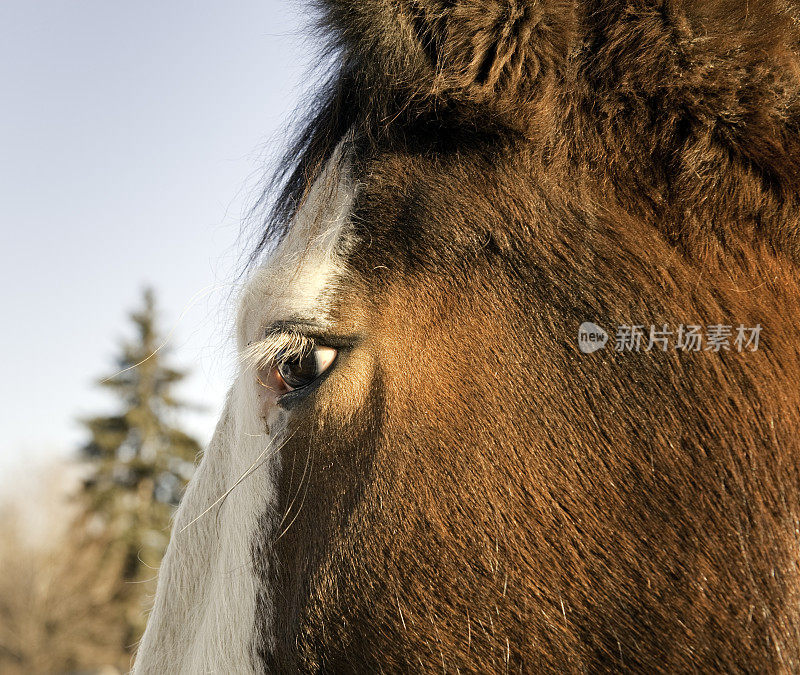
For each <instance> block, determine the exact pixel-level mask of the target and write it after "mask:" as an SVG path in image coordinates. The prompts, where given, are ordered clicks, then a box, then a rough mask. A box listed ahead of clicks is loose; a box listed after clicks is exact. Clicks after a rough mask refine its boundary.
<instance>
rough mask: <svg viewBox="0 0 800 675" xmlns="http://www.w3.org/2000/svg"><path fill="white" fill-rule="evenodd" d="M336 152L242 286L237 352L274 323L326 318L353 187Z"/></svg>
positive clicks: (347, 236)
mask: <svg viewBox="0 0 800 675" xmlns="http://www.w3.org/2000/svg"><path fill="white" fill-rule="evenodd" d="M341 152H342V151H341V149H337V151H336V153H335V154H334V157H333V158H332V159H331V160H330V161H329V162H328V165H327V166H326V168H325V169H324V170H323V172H322V173H321V175H320V176H319V177H318V178H317V180H316V181H315V182H314V184H313V185H312V186H311V188H310V189H309V191H308V194H307V196H306V198H305V200H304V202H303V205H302V206H301V208H300V209H298V211H297V213H296V215H295V217H294V218H293V220H292V223H291V225H290V227H289V228H288V230H287V232H286V234H285V235H284V237H283V238H282V239H281V240H280V242H279V243H278V244H277V246H275V248H274V249H273V250H272V251H271V253H270V255H269V257H268V258H267V260H266V262H265V264H264V265H263V266H262V267H260V268H259V269H258V270H257V271H256V273H255V274H254V275H253V277H252V278H251V279H250V280H249V281H248V283H247V285H246V286H245V289H244V292H243V293H242V297H241V299H240V302H239V308H238V314H237V322H236V323H237V340H238V346H239V349H243V348H244V347H245V346H246V345H247V344H248V343H249V342H251V341H252V340H256V339H259V338H260V337H261V336H262V335H263V331H264V329H265V327H266V326H267V325H269V324H270V323H271V322H273V321H279V320H291V319H304V320H311V319H313V320H314V321H315V322H316V323H324V322H326V321H327V320H328V318H329V317H328V306H329V304H330V303H329V300H330V296H331V294H332V292H333V290H334V289H333V283H334V281H335V280H337V279H338V278H340V277H341V276H342V274H343V272H344V264H345V263H344V261H345V256H346V254H347V253H348V251H349V250H350V249H351V248H352V245H353V241H352V236H351V228H350V212H351V210H352V206H353V201H354V199H355V187H354V185H353V184H352V181H351V178H350V175H349V167H348V164H347V162H345V161H342V160H341V157H340V155H341Z"/></svg>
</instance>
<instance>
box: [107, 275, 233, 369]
mask: <svg viewBox="0 0 800 675" xmlns="http://www.w3.org/2000/svg"><path fill="white" fill-rule="evenodd" d="M227 285H229V284H211V285H210V286H206V287H205V288H201V289H200V290H199V291H197V293H195V294H194V295H193V296H192V297H191V298H189V302H188V303H187V304H186V306H185V307H184V308H183V311H182V312H181V313H180V316H178V318H177V320H176V321H175V323H173V324H172V328H170V331H169V333H167V336H166V337H165V338H164V341H163V342H162V343H161V344H160V345H159V346H158V347H156V348H155V349H154V350H153V351H152V352H151V353H150V354H148V355H147V356H145V357H144V358H143V359H142V360H141V361H139V362H138V363H134V364H133V365H132V366H128V367H127V368H123V369H122V370H120V371H117V372H116V373H114V374H113V375H109V376H108V377H106V378H104V379H102V380H100V383H101V384H105V383H106V382H110V381H111V380H113V379H114V378H115V377H119V376H120V375H123V374H125V373H127V372H128V371H129V370H134V369H135V368H138V367H139V366H141V365H142V364H143V363H147V362H148V361H149V360H150V359H152V358H153V357H154V356H155V355H156V354H158V352H160V351H161V350H162V349H164V347H166V346H167V345H168V344H169V342H170V340H171V339H172V336H173V335H174V334H175V331H176V330H177V329H178V325H179V324H180V322H181V321H182V320H183V317H184V316H186V313H187V312H188V311H189V310H190V309H192V307H194V306H195V305H196V304H197V303H198V302H200V300H201V299H202V298H203V297H204V296H207V295H209V294H211V293H213V292H214V291H215V290H217V289H220V288H224V287H225V286H227Z"/></svg>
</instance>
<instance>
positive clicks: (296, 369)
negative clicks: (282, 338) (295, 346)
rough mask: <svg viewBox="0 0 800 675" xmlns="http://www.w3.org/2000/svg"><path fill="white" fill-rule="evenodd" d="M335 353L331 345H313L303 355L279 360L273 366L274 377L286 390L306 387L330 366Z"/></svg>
mask: <svg viewBox="0 0 800 675" xmlns="http://www.w3.org/2000/svg"><path fill="white" fill-rule="evenodd" d="M336 354H337V351H336V350H335V349H333V348H332V347H322V346H315V347H314V348H313V349H312V350H311V351H310V352H308V353H307V354H304V355H303V356H296V357H293V358H290V359H287V360H285V361H280V362H279V363H278V364H277V366H275V375H276V379H277V380H279V381H280V382H281V383H282V384H283V385H284V387H285V388H286V390H287V391H294V390H295V389H301V388H303V387H306V386H308V385H309V384H311V383H312V382H313V381H314V380H316V379H317V378H318V377H319V376H320V375H322V373H324V372H325V371H326V370H328V368H330V367H331V364H332V363H333V362H334V360H335V359H336Z"/></svg>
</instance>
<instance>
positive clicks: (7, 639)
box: [0, 289, 200, 675]
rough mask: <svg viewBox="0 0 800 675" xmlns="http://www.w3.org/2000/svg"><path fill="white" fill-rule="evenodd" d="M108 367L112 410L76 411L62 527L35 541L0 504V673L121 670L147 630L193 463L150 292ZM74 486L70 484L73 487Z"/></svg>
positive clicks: (174, 373) (175, 374)
mask: <svg viewBox="0 0 800 675" xmlns="http://www.w3.org/2000/svg"><path fill="white" fill-rule="evenodd" d="M130 318H131V320H132V323H133V327H134V332H133V337H132V339H130V340H127V341H124V342H123V343H122V344H121V346H120V350H119V354H118V356H117V358H116V363H115V372H113V373H111V374H110V375H109V376H108V377H106V378H104V379H102V380H100V381H99V385H100V386H101V387H103V388H104V389H107V390H108V391H110V392H111V393H112V394H113V395H114V397H115V398H116V401H117V404H118V406H117V409H116V411H115V412H114V414H111V415H105V416H97V417H92V418H89V419H85V420H82V424H83V425H84V426H85V428H86V430H87V431H88V435H89V440H88V442H87V443H86V444H85V445H84V446H83V447H82V448H81V449H80V452H79V453H78V458H77V459H78V460H79V463H80V467H75V466H74V465H73V467H72V468H73V469H76V471H78V469H80V470H79V474H80V476H81V479H80V481H79V487H78V489H77V495H76V498H75V499H73V500H72V501H71V502H69V503H68V504H64V505H63V507H62V512H63V513H64V516H63V517H64V518H65V519H67V523H68V524H67V525H66V526H65V527H64V528H62V530H61V533H60V534H59V535H58V536H55V535H54V536H53V538H52V541H48V542H47V545H46V546H41V545H40V546H33V545H31V543H30V542H29V541H28V540H27V538H26V537H25V532H24V531H21V530H20V528H19V527H18V526H17V523H18V522H19V520H20V519H19V517H18V516H17V515H16V514H14V513H13V509H8V508H5V509H4V508H3V507H2V505H0V570H2V574H0V673H3V674H4V675H5V674H6V673H8V674H9V675H10V674H16V673H26V674H28V673H66V672H81V673H102V674H105V673H121V672H127V671H128V670H129V669H130V665H131V657H132V654H133V652H134V651H135V649H136V645H137V643H138V641H139V638H140V637H141V635H142V632H143V631H144V627H145V623H146V619H147V612H148V611H149V609H150V606H151V603H152V598H153V594H154V592H155V585H156V574H157V570H158V567H159V565H160V563H161V558H162V556H163V554H164V551H165V549H166V545H167V541H168V539H169V532H170V526H171V518H172V515H173V513H174V511H175V507H176V506H177V504H178V501H179V500H180V498H181V495H182V493H183V489H184V487H185V485H186V483H187V481H188V480H189V478H190V477H191V475H192V472H193V470H194V461H195V459H196V457H197V454H198V452H199V450H200V446H199V445H198V442H197V441H196V440H195V439H194V438H192V437H191V436H190V435H188V434H186V433H185V432H184V431H182V430H181V429H180V428H179V425H178V422H177V419H178V415H179V413H180V412H181V410H185V409H187V408H189V407H190V406H188V405H187V404H185V403H183V402H182V401H180V400H179V399H178V398H176V396H175V393H174V390H175V387H176V386H177V385H178V384H179V383H180V382H181V380H183V379H184V377H185V376H186V374H187V373H186V372H185V371H182V370H179V369H176V368H175V367H173V366H172V365H170V363H169V356H170V354H169V350H168V349H167V348H166V347H165V345H164V343H165V340H164V338H163V337H162V336H161V335H160V332H159V329H158V317H157V310H156V301H155V296H154V293H153V291H152V290H150V289H147V290H145V291H144V293H143V298H142V305H141V307H140V309H138V310H137V311H134V312H132V313H131V314H130ZM73 494H74V491H73Z"/></svg>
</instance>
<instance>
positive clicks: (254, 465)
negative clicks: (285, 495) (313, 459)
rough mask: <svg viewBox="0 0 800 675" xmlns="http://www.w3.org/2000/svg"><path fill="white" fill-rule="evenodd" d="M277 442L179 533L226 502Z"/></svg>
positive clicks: (265, 449) (284, 443)
mask: <svg viewBox="0 0 800 675" xmlns="http://www.w3.org/2000/svg"><path fill="white" fill-rule="evenodd" d="M293 435H294V432H293V433H292V434H290V435H289V436H288V437H287V438H285V439H284V440H282V441H281V444H280V445H279V446H278V447H277V448H275V452H280V450H281V448H283V446H284V445H286V443H288V442H289V439H291V437H292V436H293ZM276 440H277V439H276V438H273V439H270V442H269V443H268V444H267V447H266V448H264V451H263V452H262V453H261V454H260V455H259V456H258V457H256V460H255V461H254V462H253V463H252V464H251V465H250V467H249V468H248V469H247V470H245V472H244V473H243V474H242V475H241V476H239V478H237V479H236V481H235V482H234V483H233V485H231V486H230V487H229V488H228V489H227V490H225V492H224V493H223V494H222V495H220V496H219V497H218V498H217V499H215V500H214V502H213V503H212V504H211V505H210V506H209V507H208V508H207V509H205V510H204V511H203V512H202V513H201V514H200V515H199V516H197V517H196V518H193V519H192V520H191V521H189V522H188V523H187V524H186V525H184V526H183V527H182V528H181V529H180V530H179V533H181V532H183V531H184V530H186V529H187V528H188V527H190V526H191V525H194V524H195V523H196V522H197V521H198V520H200V519H201V518H202V517H203V516H205V515H206V514H207V513H208V512H209V511H211V509H213V508H214V507H215V506H217V505H218V504H220V502H223V501H224V500H225V499H226V498H227V496H228V495H229V494H230V493H231V492H233V490H234V489H235V488H236V486H238V485H239V484H240V483H241V482H242V481H243V480H245V479H246V478H247V477H248V476H250V475H251V474H252V473H253V472H254V471H256V470H257V469H258V468H260V466H261V461H262V460H264V459H267V458H266V457H265V455H266V454H267V453H268V452H269V451H270V450H272V449H273V447H272V446H273V445H274V444H275V442H276Z"/></svg>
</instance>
